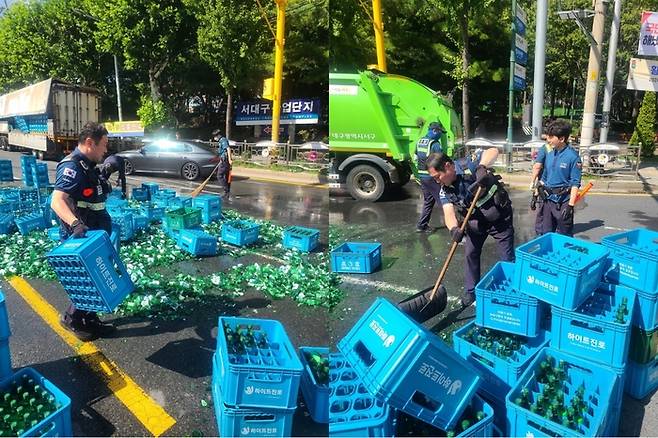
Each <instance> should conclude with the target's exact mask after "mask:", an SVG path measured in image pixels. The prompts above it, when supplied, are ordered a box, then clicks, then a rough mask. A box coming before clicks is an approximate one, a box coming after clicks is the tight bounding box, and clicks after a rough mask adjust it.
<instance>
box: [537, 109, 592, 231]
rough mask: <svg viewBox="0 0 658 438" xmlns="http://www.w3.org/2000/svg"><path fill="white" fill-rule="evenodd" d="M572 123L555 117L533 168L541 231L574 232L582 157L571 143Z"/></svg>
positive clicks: (538, 224)
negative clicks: (574, 216) (574, 213)
mask: <svg viewBox="0 0 658 438" xmlns="http://www.w3.org/2000/svg"><path fill="white" fill-rule="evenodd" d="M569 135H571V125H570V124H569V123H567V122H566V121H564V120H559V119H558V120H555V121H553V122H551V123H550V124H549V125H548V126H547V127H546V141H547V145H546V146H545V147H543V148H541V149H540V150H539V152H538V153H537V158H535V164H534V165H533V168H532V175H533V181H534V182H536V184H534V187H533V189H534V190H536V193H537V200H538V205H537V217H536V219H535V231H536V232H537V235H542V234H546V233H551V232H558V233H560V234H565V235H567V236H572V235H573V209H574V205H575V204H576V196H577V195H578V188H579V187H580V183H581V177H582V167H583V164H582V161H581V159H580V156H579V155H578V152H577V151H576V150H575V149H574V148H573V147H571V145H570V144H569V143H568V141H569Z"/></svg>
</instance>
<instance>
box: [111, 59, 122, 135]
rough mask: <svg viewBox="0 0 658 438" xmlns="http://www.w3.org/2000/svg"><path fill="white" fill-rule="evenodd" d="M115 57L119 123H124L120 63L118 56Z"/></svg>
mask: <svg viewBox="0 0 658 438" xmlns="http://www.w3.org/2000/svg"><path fill="white" fill-rule="evenodd" d="M113 56H114V77H115V78H116V84H117V109H118V110H119V121H120V122H123V114H122V112H121V87H120V86H119V62H118V61H117V55H113Z"/></svg>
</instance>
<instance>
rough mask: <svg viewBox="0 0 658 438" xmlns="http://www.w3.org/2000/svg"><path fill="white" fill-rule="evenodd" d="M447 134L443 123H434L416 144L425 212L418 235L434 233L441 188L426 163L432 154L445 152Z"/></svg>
mask: <svg viewBox="0 0 658 438" xmlns="http://www.w3.org/2000/svg"><path fill="white" fill-rule="evenodd" d="M445 132H446V131H445V129H443V125H441V123H439V122H432V123H430V126H429V129H428V130H427V134H425V136H424V137H422V138H421V139H420V140H418V142H417V143H416V161H417V168H418V177H419V179H420V190H421V191H422V193H423V210H422V211H421V213H420V218H419V219H418V224H416V232H417V233H425V232H431V231H432V229H431V228H430V227H429V223H430V218H431V216H432V209H433V208H434V204H435V203H438V202H439V191H440V190H441V187H440V186H439V184H438V183H437V182H436V181H434V179H433V178H432V177H431V176H430V174H429V173H428V172H427V166H426V161H427V157H428V156H429V155H430V154H433V153H439V152H442V151H443V148H442V147H441V141H440V139H441V136H442V135H443V134H444V133H445Z"/></svg>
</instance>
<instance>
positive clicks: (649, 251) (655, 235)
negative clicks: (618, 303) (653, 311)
mask: <svg viewBox="0 0 658 438" xmlns="http://www.w3.org/2000/svg"><path fill="white" fill-rule="evenodd" d="M601 243H602V244H603V246H605V247H606V248H608V250H609V251H610V256H609V258H610V269H609V270H608V272H607V273H606V277H607V279H608V280H609V281H611V282H614V283H620V284H623V285H624V286H628V287H631V288H633V289H635V290H638V291H642V292H647V293H650V294H658V231H653V230H647V229H644V228H637V229H635V230H632V231H625V232H623V233H617V234H612V235H610V236H605V237H604V238H603V239H601Z"/></svg>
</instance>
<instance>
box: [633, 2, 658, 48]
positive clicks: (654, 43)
mask: <svg viewBox="0 0 658 438" xmlns="http://www.w3.org/2000/svg"><path fill="white" fill-rule="evenodd" d="M637 54H638V55H644V56H658V12H649V11H644V12H642V23H641V25H640V41H639V42H638V46H637Z"/></svg>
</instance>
